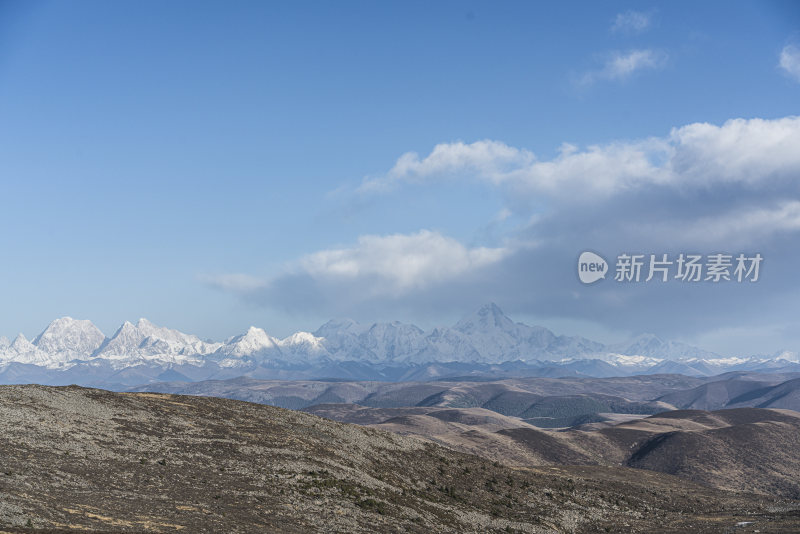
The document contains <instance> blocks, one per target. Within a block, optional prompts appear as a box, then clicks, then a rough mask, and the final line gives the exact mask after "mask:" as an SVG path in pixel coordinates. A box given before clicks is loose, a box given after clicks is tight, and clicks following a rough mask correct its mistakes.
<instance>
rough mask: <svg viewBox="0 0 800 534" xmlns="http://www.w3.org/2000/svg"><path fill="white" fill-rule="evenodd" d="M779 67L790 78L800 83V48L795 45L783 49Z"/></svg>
mask: <svg viewBox="0 0 800 534" xmlns="http://www.w3.org/2000/svg"><path fill="white" fill-rule="evenodd" d="M779 65H780V67H781V68H782V69H783V70H784V71H785V72H786V73H787V74H788V75H789V76H791V77H792V78H794V79H795V80H796V81H798V82H800V48H798V47H796V46H794V45H787V46H785V47H783V50H781V59H780V63H779Z"/></svg>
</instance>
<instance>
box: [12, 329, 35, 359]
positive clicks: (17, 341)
mask: <svg viewBox="0 0 800 534" xmlns="http://www.w3.org/2000/svg"><path fill="white" fill-rule="evenodd" d="M9 348H10V349H11V350H13V351H14V352H16V353H18V354H25V353H26V352H34V351H35V350H36V347H35V346H34V344H33V343H31V342H30V341H28V338H26V337H25V334H23V333H22V332H20V333H19V334H17V337H15V338H14V342H13V343H11V346H10V347H9Z"/></svg>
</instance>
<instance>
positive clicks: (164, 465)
mask: <svg viewBox="0 0 800 534" xmlns="http://www.w3.org/2000/svg"><path fill="white" fill-rule="evenodd" d="M0 454H2V458H3V466H2V473H0V524H2V525H4V526H5V530H6V531H14V532H22V531H37V530H39V531H46V532H53V531H57V530H59V529H60V530H62V531H65V532H66V531H79V530H80V531H87V530H88V531H103V532H175V531H183V532H315V531H325V532H425V533H429V532H595V531H624V532H632V531H638V532H658V531H676V530H677V531H690V530H691V531H694V530H697V529H701V528H702V529H705V531H708V532H722V531H724V530H726V529H729V528H732V527H734V526H736V525H737V524H738V523H741V522H747V524H748V525H750V526H752V527H754V528H757V529H759V530H760V531H761V532H789V531H792V529H796V528H797V527H798V525H800V512H798V503H797V502H795V501H787V500H779V499H775V498H770V497H764V496H754V495H746V494H736V493H730V492H723V491H719V490H715V489H710V488H706V487H703V486H699V485H695V484H692V483H688V482H686V481H684V480H682V479H679V478H676V477H672V476H669V475H664V474H660V473H651V472H648V471H641V470H633V469H627V468H607V467H599V466H596V467H550V468H548V467H543V468H538V469H514V468H510V467H505V466H503V465H501V464H500V463H497V462H492V461H490V460H487V459H482V458H479V457H476V456H471V455H468V454H464V453H460V452H456V451H453V450H450V449H445V448H442V447H439V446H437V445H434V444H431V443H426V442H424V441H421V440H418V439H415V438H413V437H404V436H400V435H397V434H392V433H389V432H384V431H380V430H376V429H371V428H364V427H359V426H355V425H349V424H342V423H337V422H333V421H329V420H325V419H321V418H319V417H316V416H313V415H309V414H305V413H299V412H292V411H288V410H283V409H280V408H274V407H270V406H264V405H258V404H250V403H246V402H241V401H234V400H227V399H219V398H199V397H186V396H173V395H165V394H153V393H123V394H120V393H111V392H107V391H102V390H94V389H83V388H78V387H64V388H56V387H44V386H5V387H2V388H0Z"/></svg>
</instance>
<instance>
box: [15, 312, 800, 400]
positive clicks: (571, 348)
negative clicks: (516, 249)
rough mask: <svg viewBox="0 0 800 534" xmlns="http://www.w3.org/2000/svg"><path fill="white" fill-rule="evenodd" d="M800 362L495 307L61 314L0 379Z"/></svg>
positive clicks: (388, 374) (592, 369)
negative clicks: (442, 321)
mask: <svg viewBox="0 0 800 534" xmlns="http://www.w3.org/2000/svg"><path fill="white" fill-rule="evenodd" d="M795 367H797V369H800V364H798V363H797V356H796V355H795V354H793V353H781V354H780V355H777V356H776V357H758V358H723V357H721V356H719V355H717V354H714V353H712V352H709V351H705V350H703V349H700V348H696V347H692V346H690V345H686V344H682V343H677V342H674V341H663V340H661V339H659V338H658V337H656V336H654V335H652V334H645V335H642V336H639V337H637V338H634V339H632V340H630V341H628V342H626V343H620V344H613V345H604V344H602V343H598V342H596V341H592V340H590V339H586V338H583V337H580V336H559V335H556V334H554V333H553V332H551V331H550V330H548V329H547V328H544V327H541V326H528V325H525V324H523V323H518V322H514V321H512V320H511V319H510V318H509V317H507V316H506V315H505V314H504V313H503V312H502V310H501V309H500V308H499V307H498V306H497V305H495V304H487V305H485V306H483V307H481V308H480V309H479V310H477V311H476V312H475V313H473V314H471V315H469V316H467V317H465V318H463V319H462V320H460V321H458V322H457V323H456V324H455V325H454V326H453V327H438V328H434V329H432V330H430V331H424V330H422V329H421V328H419V327H417V326H415V325H412V324H405V323H400V322H397V321H393V322H387V323H374V324H371V325H365V324H359V323H357V322H355V321H352V320H348V319H345V320H332V321H329V322H327V323H325V324H324V325H322V326H321V327H320V328H319V329H317V330H316V331H315V332H313V333H311V332H296V333H294V334H292V335H290V336H288V337H286V338H283V339H279V338H276V337H273V336H270V335H269V334H268V333H267V332H266V331H265V330H263V329H262V328H258V327H250V328H249V329H248V330H247V331H246V332H245V333H243V334H241V335H238V336H234V337H231V338H229V339H227V340H225V341H222V342H211V341H203V340H201V339H200V338H198V337H197V336H194V335H190V334H185V333H183V332H180V331H178V330H172V329H169V328H166V327H162V326H158V325H155V324H153V323H151V322H150V321H148V320H147V319H140V320H139V321H137V322H136V323H135V324H134V323H131V322H127V321H126V322H125V323H123V324H122V325H121V326H120V327H119V328H118V329H117V331H116V332H115V333H114V334H113V335H112V336H110V337H106V336H105V335H104V334H103V333H102V332H101V331H100V330H99V329H98V328H97V327H96V326H95V325H94V324H92V323H91V322H90V321H87V320H78V319H72V318H70V317H62V318H60V319H56V320H55V321H53V322H52V323H50V325H48V326H47V328H45V330H44V331H42V333H41V334H39V335H38V336H36V337H35V338H34V339H33V341H29V340H28V339H27V338H26V337H25V336H24V335H22V334H19V335H18V336H17V337H16V338H15V339H14V341H13V342H10V343H9V342H8V340H7V339H5V338H0V383H15V382H19V381H21V380H23V381H32V382H33V381H35V382H40V381H41V382H42V383H71V382H75V383H80V384H92V385H96V384H106V385H108V384H115V383H119V384H127V385H131V384H135V383H148V382H152V381H154V380H162V379H164V378H163V377H161V374H162V373H165V372H167V371H169V374H168V376H169V377H170V379H172V380H179V379H185V380H187V381H193V380H204V379H210V378H213V379H216V378H231V377H234V376H242V375H245V376H252V377H254V378H292V377H298V378H325V377H331V378H349V379H377V380H387V379H389V380H395V379H403V380H405V379H426V377H427V378H428V379H430V378H440V377H441V376H443V375H452V374H453V373H456V374H458V373H463V374H465V375H470V374H473V375H475V374H487V373H488V374H491V375H493V376H495V375H498V374H502V373H517V374H519V373H522V374H523V375H524V374H525V373H529V374H530V373H532V372H534V371H532V369H535V370H536V371H535V373H536V376H546V375H547V373H551V376H615V375H617V376H619V375H630V374H642V373H680V374H687V375H691V376H702V375H710V374H718V373H721V372H725V371H730V370H742V371H752V370H759V369H769V370H784V371H787V370H795V369H794V368H795ZM387 369H389V370H390V371H387ZM543 373H544V374H543ZM136 380H140V382H136ZM65 381H66V382H65ZM70 381H71V382H70Z"/></svg>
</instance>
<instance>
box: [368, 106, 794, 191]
mask: <svg viewBox="0 0 800 534" xmlns="http://www.w3.org/2000/svg"><path fill="white" fill-rule="evenodd" d="M798 146H800V117H785V118H781V119H774V120H765V119H750V120H746V119H734V120H729V121H727V122H725V123H724V124H723V125H721V126H717V125H713V124H708V123H694V124H689V125H686V126H682V127H680V128H674V129H673V130H672V131H671V132H670V133H669V135H667V136H666V137H660V138H649V139H642V140H634V141H628V142H615V143H609V144H605V145H590V146H588V147H586V148H585V149H580V148H578V147H576V146H573V145H569V144H564V145H563V146H562V148H561V152H560V154H559V155H558V156H557V157H555V158H553V159H551V160H545V161H542V160H538V159H537V158H536V156H535V155H534V154H533V152H531V151H529V150H526V149H521V148H515V147H511V146H508V145H505V144H503V143H501V142H499V141H488V140H484V141H478V142H476V143H472V144H465V143H463V142H456V143H444V144H439V145H436V147H435V148H434V149H433V151H432V152H431V153H430V154H429V155H428V156H426V157H424V158H420V156H419V155H418V154H416V153H407V154H404V155H403V156H401V157H400V158H399V159H398V160H397V163H396V164H395V166H394V167H393V168H392V169H391V170H390V171H389V172H388V173H387V174H386V176H384V177H380V178H373V179H370V180H366V181H365V182H364V184H363V185H362V190H379V189H381V188H383V187H385V186H386V185H387V184H394V185H396V184H399V183H400V182H406V181H407V182H421V181H426V180H439V179H442V178H443V177H452V176H459V177H461V178H467V177H472V178H475V179H478V180H483V181H486V182H489V183H491V184H493V185H496V186H500V187H507V188H509V189H511V190H513V191H514V193H515V194H517V195H519V194H528V195H542V194H545V195H547V196H550V197H553V198H559V199H561V200H564V201H574V200H580V199H582V198H585V197H592V198H595V197H596V196H597V195H601V196H611V195H614V194H616V193H620V192H623V191H631V190H636V189H641V188H645V187H648V186H653V185H660V186H670V187H675V188H684V189H685V188H689V189H692V188H694V189H697V188H706V187H710V186H712V185H714V184H723V183H739V184H749V185H755V184H758V183H763V182H765V181H768V180H773V179H780V178H788V177H791V176H797V174H798V173H800V150H797V147H798Z"/></svg>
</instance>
